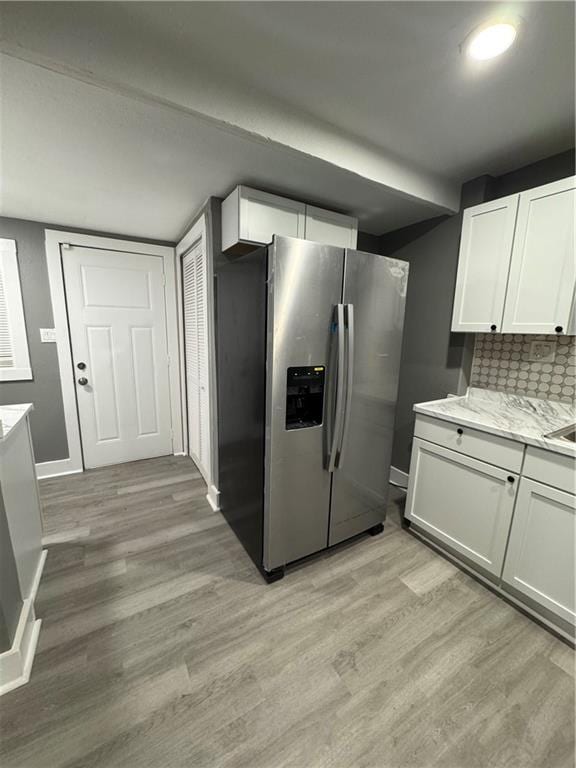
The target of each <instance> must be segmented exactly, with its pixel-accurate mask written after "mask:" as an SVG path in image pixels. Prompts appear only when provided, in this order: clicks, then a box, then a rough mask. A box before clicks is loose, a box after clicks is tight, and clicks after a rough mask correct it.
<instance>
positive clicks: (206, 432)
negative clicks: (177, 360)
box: [182, 244, 211, 482]
mask: <svg viewBox="0 0 576 768" xmlns="http://www.w3.org/2000/svg"><path fill="white" fill-rule="evenodd" d="M206 277H207V275H206V258H205V253H204V248H203V245H202V244H198V245H196V246H195V247H194V248H193V249H192V250H191V251H190V252H189V253H187V254H186V255H185V256H184V258H183V259H182V291H183V306H184V312H183V315H184V343H185V361H186V401H187V406H188V407H187V410H188V452H189V454H190V456H191V457H192V459H193V460H194V462H195V463H196V465H197V466H198V469H199V470H200V472H202V474H203V475H204V479H205V480H206V482H210V480H209V478H210V476H211V475H210V472H211V466H210V401H209V393H210V389H209V381H208V365H209V360H208V317H207V311H208V305H207V284H206Z"/></svg>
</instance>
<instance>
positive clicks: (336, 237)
mask: <svg viewBox="0 0 576 768" xmlns="http://www.w3.org/2000/svg"><path fill="white" fill-rule="evenodd" d="M304 237H305V238H306V240H313V241H314V242H315V243H325V244H326V245H336V246H338V247H340V248H356V241H357V239H358V219H354V218H353V217H352V216H344V214H342V213H334V211H325V210H324V209H323V208H315V207H314V206H313V205H307V206H306V233H305V235H304Z"/></svg>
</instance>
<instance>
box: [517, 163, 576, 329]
mask: <svg viewBox="0 0 576 768" xmlns="http://www.w3.org/2000/svg"><path fill="white" fill-rule="evenodd" d="M575 178H576V177H571V178H569V179H563V180H562V181H557V182H554V183H553V184H546V185H545V186H543V187H537V188H536V189H531V190H529V191H528V192H523V193H522V194H521V195H520V206H519V208H518V221H517V224H516V234H515V237H514V248H513V251H512V263H511V267H510V279H509V281H508V291H507V294H506V306H505V311H504V328H503V330H504V332H510V333H568V332H569V330H568V326H569V318H570V310H571V307H572V300H573V296H574V285H575V280H576V267H575V261H574V215H575V213H574V206H575V204H576V197H575V196H576V191H575ZM557 329H560V330H557Z"/></svg>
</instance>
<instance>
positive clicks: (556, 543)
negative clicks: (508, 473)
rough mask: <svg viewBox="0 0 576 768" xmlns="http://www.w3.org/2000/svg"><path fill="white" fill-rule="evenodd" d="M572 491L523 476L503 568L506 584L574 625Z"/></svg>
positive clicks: (573, 521) (573, 519) (573, 518)
mask: <svg viewBox="0 0 576 768" xmlns="http://www.w3.org/2000/svg"><path fill="white" fill-rule="evenodd" d="M575 501H576V498H575V497H574V496H573V495H572V494H571V493H564V491H558V490H557V489H556V488H551V487H550V486H548V485H543V484H542V483H537V482H536V481H534V480H528V479H527V478H525V477H523V478H522V480H521V481H520V488H519V490H518V503H517V504H516V510H515V512H514V520H513V522H512V530H511V532H510V543H509V544H508V552H507V555H506V562H505V564H504V573H503V580H504V582H505V583H506V584H509V585H510V586H512V587H514V589H516V590H518V591H519V592H522V593H523V594H525V595H528V597H530V598H532V600H535V601H536V602H537V603H539V604H540V605H542V606H544V607H545V608H548V609H549V610H550V611H553V612H554V613H555V614H556V615H557V616H560V617H561V618H562V619H565V620H566V621H569V622H571V623H572V624H574V623H575V621H574V619H575V604H574V566H575V560H574V535H575V533H576V526H575V512H574V502H575Z"/></svg>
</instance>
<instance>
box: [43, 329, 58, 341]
mask: <svg viewBox="0 0 576 768" xmlns="http://www.w3.org/2000/svg"><path fill="white" fill-rule="evenodd" d="M40 341H41V342H43V343H44V344H46V343H47V342H51V341H56V329H55V328H40Z"/></svg>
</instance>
